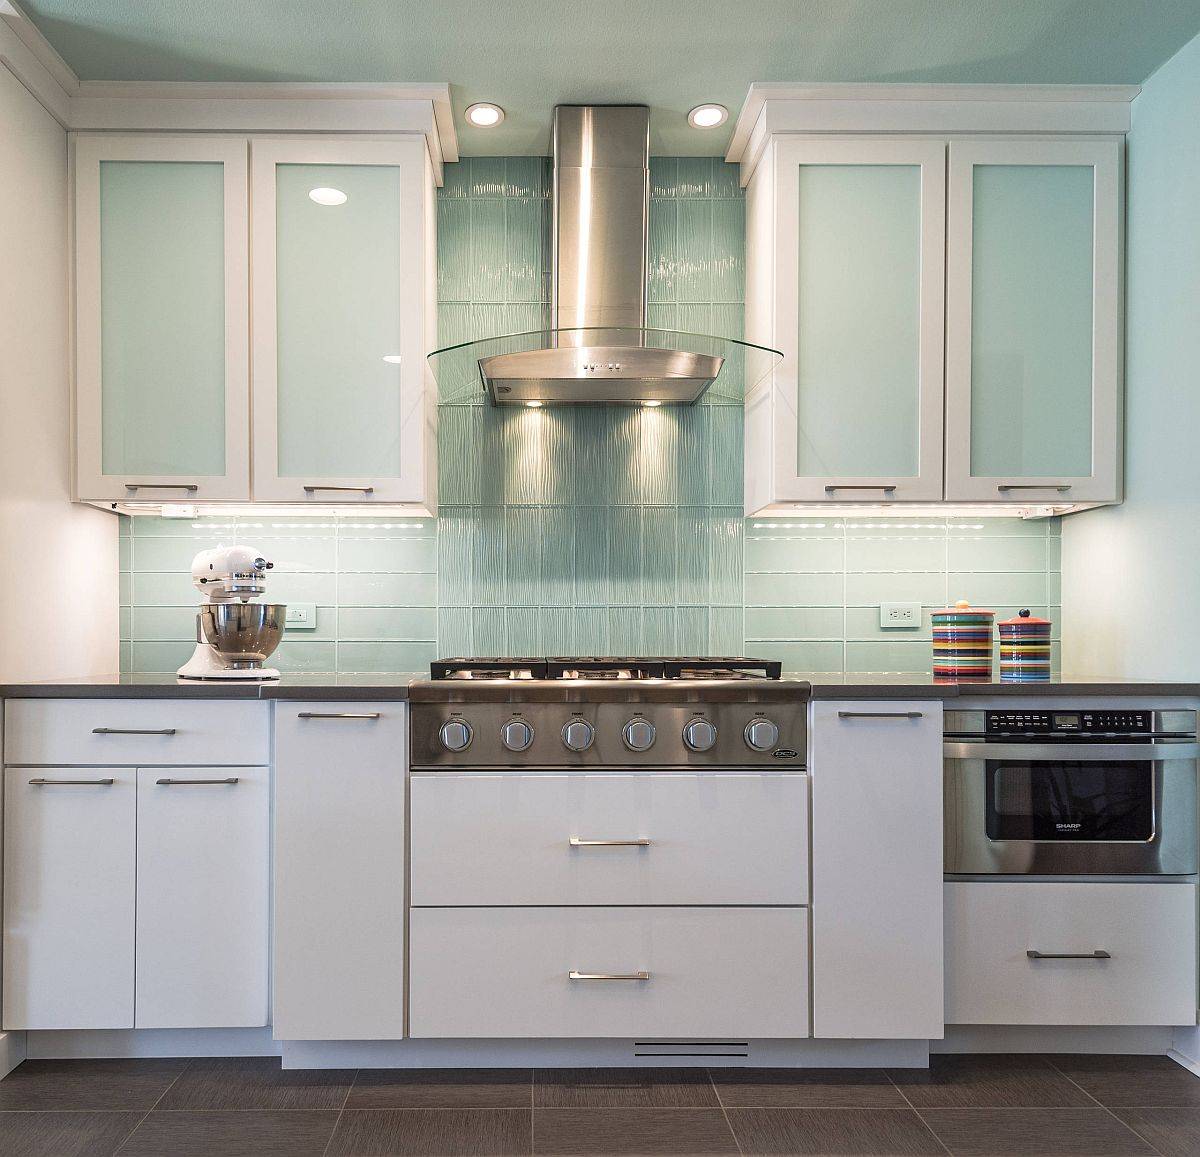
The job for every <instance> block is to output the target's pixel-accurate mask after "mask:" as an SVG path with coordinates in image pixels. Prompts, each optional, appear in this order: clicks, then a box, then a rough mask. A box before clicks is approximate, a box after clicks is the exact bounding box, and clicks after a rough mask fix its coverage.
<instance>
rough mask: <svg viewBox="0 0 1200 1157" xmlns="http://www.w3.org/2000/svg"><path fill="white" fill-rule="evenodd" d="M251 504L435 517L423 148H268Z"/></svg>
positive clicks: (427, 175)
mask: <svg viewBox="0 0 1200 1157" xmlns="http://www.w3.org/2000/svg"><path fill="white" fill-rule="evenodd" d="M251 148H252V157H253V160H252V175H251V200H252V203H253V231H252V232H253V238H254V241H253V245H254V252H253V268H254V271H255V277H254V297H253V308H252V314H253V331H254V351H253V363H252V364H253V383H254V386H253V393H254V497H255V498H256V499H259V500H266V501H272V502H331V501H336V502H364V503H367V502H372V501H374V502H380V501H385V502H412V503H418V504H422V505H430V506H431V505H432V504H433V502H434V501H435V499H434V495H433V454H434V451H433V434H434V423H435V407H434V400H435V399H434V397H433V391H432V385H431V386H430V388H429V390H428V391H427V390H426V381H427V370H426V365H425V355H426V353H428V352H429V350H430V349H431V348H432V344H431V343H432V338H433V336H434V329H433V326H434V293H435V291H434V277H435V272H434V262H435V255H434V244H433V229H434V225H433V219H434V218H433V214H434V209H433V197H434V182H433V173H432V168H431V166H430V163H429V159H428V156H427V153H426V148H425V142H424V141H423V140H422V139H420V138H417V137H414V138H412V139H408V140H399V139H396V140H365V141H363V140H347V139H345V138H337V139H325V138H322V139H312V138H300V139H296V138H292V139H288V140H255V141H254V142H253V144H252V146H251Z"/></svg>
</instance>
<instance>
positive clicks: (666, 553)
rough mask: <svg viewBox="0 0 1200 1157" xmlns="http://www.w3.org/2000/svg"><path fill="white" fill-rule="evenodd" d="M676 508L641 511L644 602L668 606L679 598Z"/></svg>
mask: <svg viewBox="0 0 1200 1157" xmlns="http://www.w3.org/2000/svg"><path fill="white" fill-rule="evenodd" d="M675 522H676V518H675V509H674V508H673V507H667V506H652V507H647V508H645V509H644V510H643V511H642V602H643V603H646V604H647V605H649V604H657V605H661V606H668V605H671V604H673V603H675V602H676V600H677V599H678V598H679V583H678V576H677V573H676V566H675V558H676V556H675V534H676V530H675Z"/></svg>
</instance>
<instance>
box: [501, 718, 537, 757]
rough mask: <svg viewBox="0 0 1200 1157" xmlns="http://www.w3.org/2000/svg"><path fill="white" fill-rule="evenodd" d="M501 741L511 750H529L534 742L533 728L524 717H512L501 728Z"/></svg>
mask: <svg viewBox="0 0 1200 1157" xmlns="http://www.w3.org/2000/svg"><path fill="white" fill-rule="evenodd" d="M500 742H501V743H503V744H504V746H505V747H507V748H508V750H509V751H528V750H529V746H530V744H532V743H533V728H532V727H530V726H529V724H528V723H526V722H525V720H524V719H510V720H509V721H508V722H507V723H506V724H505V725H504V726H503V727H501V728H500Z"/></svg>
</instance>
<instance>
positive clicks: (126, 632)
mask: <svg viewBox="0 0 1200 1157" xmlns="http://www.w3.org/2000/svg"><path fill="white" fill-rule="evenodd" d="M132 637H133V609H132V608H131V607H120V608H119V609H118V611H117V640H118V641H119V642H122V643H127V642H128V641H129V640H130V639H131V638H132Z"/></svg>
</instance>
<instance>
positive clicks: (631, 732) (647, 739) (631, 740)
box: [621, 715, 654, 751]
mask: <svg viewBox="0 0 1200 1157" xmlns="http://www.w3.org/2000/svg"><path fill="white" fill-rule="evenodd" d="M621 734H622V736H623V737H624V739H625V746H626V747H628V748H629V750H630V751H649V750H650V748H651V747H653V746H654V724H653V723H651V722H650V720H649V719H643V718H641V717H640V716H637V715H635V716H634V717H633V718H632V719H631V720H630V721H629V722H628V723H626V724H625V728H624V730H623V731H622V732H621Z"/></svg>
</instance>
